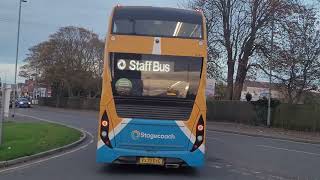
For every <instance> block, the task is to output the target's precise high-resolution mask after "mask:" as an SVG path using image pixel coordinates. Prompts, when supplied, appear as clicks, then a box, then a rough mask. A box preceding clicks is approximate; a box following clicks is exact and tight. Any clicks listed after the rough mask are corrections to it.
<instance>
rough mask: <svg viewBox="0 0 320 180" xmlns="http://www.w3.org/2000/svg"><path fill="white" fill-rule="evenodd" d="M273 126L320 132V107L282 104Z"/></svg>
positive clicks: (276, 111) (273, 119) (274, 117)
mask: <svg viewBox="0 0 320 180" xmlns="http://www.w3.org/2000/svg"><path fill="white" fill-rule="evenodd" d="M272 122H273V126H275V127H280V128H285V129H295V130H303V131H320V105H290V104H281V105H280V106H278V107H277V108H276V110H275V113H274V115H273V118H272Z"/></svg>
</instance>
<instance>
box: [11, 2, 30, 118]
mask: <svg viewBox="0 0 320 180" xmlns="http://www.w3.org/2000/svg"><path fill="white" fill-rule="evenodd" d="M23 2H27V1H26V0H19V17H18V31H17V47H16V63H15V69H14V87H13V101H14V102H15V101H16V93H17V74H18V59H19V44H20V25H21V5H22V3H23ZM12 112H13V113H12V118H14V116H15V112H16V111H15V106H14V105H13V106H12Z"/></svg>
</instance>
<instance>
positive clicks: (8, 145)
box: [0, 122, 81, 161]
mask: <svg viewBox="0 0 320 180" xmlns="http://www.w3.org/2000/svg"><path fill="white" fill-rule="evenodd" d="M80 137H81V132H79V131H77V130H75V129H71V128H68V127H65V126H61V125H56V124H51V123H45V122H28V123H20V122H19V123H18V122H6V123H4V126H3V142H2V145H1V146H0V161H7V160H12V159H16V158H19V157H24V156H30V155H33V154H37V153H40V152H43V151H47V150H50V149H54V148H58V147H61V146H64V145H67V144H70V143H72V142H74V141H77V140H79V139H80Z"/></svg>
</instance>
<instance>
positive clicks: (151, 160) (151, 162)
mask: <svg viewBox="0 0 320 180" xmlns="http://www.w3.org/2000/svg"><path fill="white" fill-rule="evenodd" d="M139 164H141V165H160V166H162V165H163V164H164V161H163V159H161V158H140V159H139Z"/></svg>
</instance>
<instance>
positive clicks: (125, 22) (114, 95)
mask: <svg viewBox="0 0 320 180" xmlns="http://www.w3.org/2000/svg"><path fill="white" fill-rule="evenodd" d="M206 61H207V36H206V25H205V18H204V16H203V13H202V12H201V11H194V10H184V9H175V8H158V7H142V6H117V7H115V8H114V10H113V12H112V15H111V21H110V24H109V33H108V34H107V36H106V45H105V60H104V73H103V88H102V96H101V102H100V116H99V128H98V143H97V144H98V145H97V155H96V159H97V162H99V163H113V164H139V165H160V166H166V167H180V166H191V167H200V166H202V165H203V164H204V154H205V127H206V98H205V87H206V70H207V69H206V66H207V62H206Z"/></svg>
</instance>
